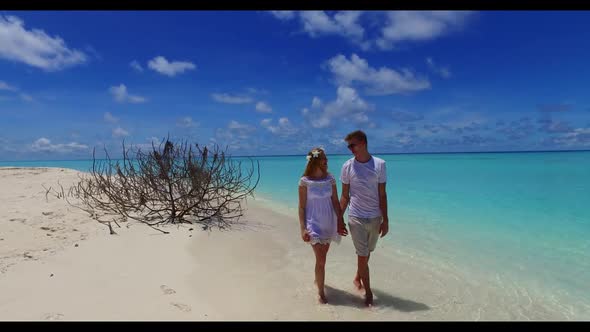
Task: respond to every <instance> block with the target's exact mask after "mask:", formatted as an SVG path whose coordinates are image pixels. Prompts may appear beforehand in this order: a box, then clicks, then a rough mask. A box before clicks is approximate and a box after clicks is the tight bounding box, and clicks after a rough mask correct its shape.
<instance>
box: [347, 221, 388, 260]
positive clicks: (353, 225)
mask: <svg viewBox="0 0 590 332" xmlns="http://www.w3.org/2000/svg"><path fill="white" fill-rule="evenodd" d="M382 220H383V217H375V218H357V217H352V216H349V217H348V229H349V230H350V236H351V237H352V243H353V244H354V248H355V249H356V254H357V255H358V256H363V257H366V256H369V253H371V252H372V251H373V250H375V247H376V246H377V240H378V239H379V230H380V228H381V221H382Z"/></svg>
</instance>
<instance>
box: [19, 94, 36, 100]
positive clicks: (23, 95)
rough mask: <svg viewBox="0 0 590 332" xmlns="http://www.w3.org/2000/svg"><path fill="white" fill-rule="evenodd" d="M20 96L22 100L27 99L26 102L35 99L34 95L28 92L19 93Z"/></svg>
mask: <svg viewBox="0 0 590 332" xmlns="http://www.w3.org/2000/svg"><path fill="white" fill-rule="evenodd" d="M19 97H20V98H21V99H22V100H24V101H26V102H32V101H33V97H32V96H31V95H28V94H26V93H21V94H19Z"/></svg>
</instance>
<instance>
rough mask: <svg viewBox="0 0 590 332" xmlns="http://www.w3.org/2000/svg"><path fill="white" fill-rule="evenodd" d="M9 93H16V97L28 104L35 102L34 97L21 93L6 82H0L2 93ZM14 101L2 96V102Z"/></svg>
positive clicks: (0, 98) (0, 97)
mask: <svg viewBox="0 0 590 332" xmlns="http://www.w3.org/2000/svg"><path fill="white" fill-rule="evenodd" d="M2 90H3V91H9V92H14V93H15V97H16V95H18V97H19V98H20V99H21V100H23V101H26V102H29V103H30V102H33V101H35V99H34V98H33V96H31V95H30V94H27V93H24V92H20V90H19V89H18V88H17V87H15V86H12V85H10V84H8V83H6V82H4V81H0V91H2ZM12 99H14V98H13V97H6V96H0V100H12Z"/></svg>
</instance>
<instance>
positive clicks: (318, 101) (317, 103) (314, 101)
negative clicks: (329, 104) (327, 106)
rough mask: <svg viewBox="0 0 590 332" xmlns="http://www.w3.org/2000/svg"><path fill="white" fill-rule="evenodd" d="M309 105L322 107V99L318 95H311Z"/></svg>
mask: <svg viewBox="0 0 590 332" xmlns="http://www.w3.org/2000/svg"><path fill="white" fill-rule="evenodd" d="M311 107H312V108H320V107H322V100H321V99H320V98H318V97H313V99H312V101H311Z"/></svg>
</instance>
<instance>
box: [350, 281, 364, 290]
mask: <svg viewBox="0 0 590 332" xmlns="http://www.w3.org/2000/svg"><path fill="white" fill-rule="evenodd" d="M352 283H353V284H354V287H356V289H357V290H359V291H360V290H363V288H364V286H363V283H362V282H361V279H360V278H354V280H353V281H352Z"/></svg>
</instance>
